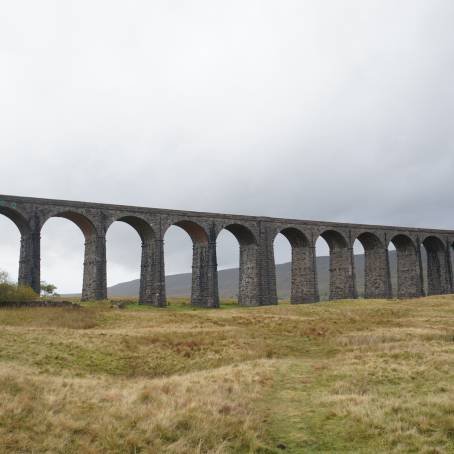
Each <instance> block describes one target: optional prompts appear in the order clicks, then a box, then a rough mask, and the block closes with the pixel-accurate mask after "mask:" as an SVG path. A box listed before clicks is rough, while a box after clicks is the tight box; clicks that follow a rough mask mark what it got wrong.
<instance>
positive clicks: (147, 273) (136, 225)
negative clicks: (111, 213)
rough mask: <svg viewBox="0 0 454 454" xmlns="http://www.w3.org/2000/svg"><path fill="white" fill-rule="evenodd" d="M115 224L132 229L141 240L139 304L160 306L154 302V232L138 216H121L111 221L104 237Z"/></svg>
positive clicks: (149, 225) (155, 289)
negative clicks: (125, 225) (119, 223)
mask: <svg viewBox="0 0 454 454" xmlns="http://www.w3.org/2000/svg"><path fill="white" fill-rule="evenodd" d="M116 222H121V223H122V224H127V225H129V226H130V227H132V229H133V230H135V232H136V233H137V234H138V236H139V238H140V240H141V254H140V273H139V274H140V278H139V304H155V305H158V306H160V305H162V304H159V302H157V301H156V297H157V296H158V295H159V293H160V292H159V288H160V287H159V286H157V285H156V282H157V279H159V277H160V273H159V269H156V266H154V265H155V264H156V263H159V262H157V260H156V257H155V254H156V253H157V248H156V245H155V241H154V240H155V232H154V230H153V228H152V226H151V224H150V223H148V222H147V221H145V220H144V219H142V218H140V217H138V216H121V217H119V218H116V219H114V220H113V221H112V223H111V224H110V225H109V227H108V229H107V231H106V237H107V235H108V233H109V229H110V228H111V227H112V225H113V224H115V223H116Z"/></svg>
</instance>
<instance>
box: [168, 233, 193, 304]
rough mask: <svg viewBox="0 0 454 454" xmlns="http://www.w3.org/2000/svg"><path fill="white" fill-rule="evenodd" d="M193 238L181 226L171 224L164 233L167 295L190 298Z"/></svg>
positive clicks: (169, 298)
mask: <svg viewBox="0 0 454 454" xmlns="http://www.w3.org/2000/svg"><path fill="white" fill-rule="evenodd" d="M192 250H193V240H192V238H191V236H190V235H189V233H187V231H186V230H185V229H183V228H181V227H180V226H177V225H171V226H170V227H169V228H168V229H167V230H166V232H165V234H164V258H165V260H164V263H165V282H166V297H167V300H168V303H169V302H171V300H172V299H175V298H183V299H185V300H189V298H190V295H191V275H192V255H193V254H192Z"/></svg>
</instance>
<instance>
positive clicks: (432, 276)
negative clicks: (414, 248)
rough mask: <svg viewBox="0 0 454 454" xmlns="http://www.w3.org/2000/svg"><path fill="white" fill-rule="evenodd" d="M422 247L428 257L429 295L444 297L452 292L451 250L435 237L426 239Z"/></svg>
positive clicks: (431, 236) (430, 236)
mask: <svg viewBox="0 0 454 454" xmlns="http://www.w3.org/2000/svg"><path fill="white" fill-rule="evenodd" d="M422 245H423V246H424V249H425V251H426V257H427V262H426V264H427V294H428V295H444V294H447V293H450V291H451V286H452V283H451V278H450V274H451V264H450V254H449V249H448V248H447V247H446V245H445V243H444V242H443V241H442V240H441V239H440V238H438V237H437V236H434V235H429V236H427V237H425V238H424V240H423V241H422Z"/></svg>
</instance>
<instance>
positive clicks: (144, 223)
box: [0, 195, 454, 307]
mask: <svg viewBox="0 0 454 454" xmlns="http://www.w3.org/2000/svg"><path fill="white" fill-rule="evenodd" d="M0 215H4V216H7V217H8V218H9V219H11V220H12V221H13V222H14V223H15V224H16V226H17V228H18V229H19V232H20V235H21V247H20V259H19V283H20V284H23V285H29V286H31V287H32V288H33V289H34V290H35V291H39V286H40V256H41V254H40V232H41V229H42V227H43V225H44V224H45V222H46V221H47V220H48V219H50V218H52V217H64V218H66V219H69V220H70V221H72V222H74V223H75V224H76V225H77V226H78V227H79V228H80V230H81V231H82V233H83V234H84V237H85V253H84V254H85V255H84V257H85V258H84V273H83V285H82V299H84V300H99V299H104V298H106V297H107V279H106V233H107V230H108V229H109V227H110V226H111V225H112V223H114V222H117V221H119V222H125V223H127V224H129V225H130V226H131V227H132V228H133V229H134V230H135V231H136V232H137V234H138V235H139V236H140V239H141V241H142V257H141V273H140V297H139V302H140V303H141V304H150V305H154V306H165V305H166V291H165V264H164V235H165V232H166V231H167V229H168V228H169V227H170V226H173V225H175V226H178V227H180V228H182V229H183V230H185V231H186V232H187V233H188V235H189V236H190V238H191V240H192V243H193V258H192V290H191V303H192V304H193V305H196V306H204V307H218V306H219V293H218V277H217V258H216V240H217V237H218V235H219V233H220V232H221V231H222V230H223V229H226V230H228V231H229V232H231V233H232V234H233V235H234V236H235V238H236V239H237V241H238V243H239V246H240V264H239V269H240V283H239V304H241V305H244V306H261V305H271V304H277V292H276V271H275V263H274V249H273V242H274V239H275V237H276V235H278V234H279V233H281V234H282V235H284V236H285V237H286V238H287V240H288V241H289V243H290V245H291V248H292V268H291V270H292V277H291V282H292V287H291V303H292V304H302V303H312V302H316V301H318V300H319V291H318V287H317V269H316V257H315V243H316V241H317V239H318V238H319V237H322V238H324V239H325V241H326V242H327V243H328V246H329V250H330V266H329V269H330V292H329V298H330V299H345V298H356V297H357V289H356V284H355V263H354V259H353V243H354V242H355V240H358V241H359V242H360V243H361V244H362V246H363V247H364V252H365V297H366V298H390V297H391V295H392V288H391V287H392V286H391V278H390V269H389V257H388V246H389V244H390V243H392V244H393V245H394V246H395V248H396V251H397V275H398V276H397V295H398V297H399V298H408V297H418V296H422V295H424V293H425V292H424V282H423V279H424V277H423V272H422V270H423V265H422V258H421V248H422V247H423V248H425V250H426V253H427V254H426V255H427V281H428V282H427V288H428V292H427V293H428V294H430V295H441V294H447V293H453V292H454V288H453V271H452V261H451V253H452V249H453V248H454V231H451V230H436V229H419V228H408V227H392V226H381V225H364V224H348V223H333V222H319V221H305V220H293V219H281V218H270V217H257V216H239V215H232V214H221V213H199V212H192V211H179V210H167V209H157V208H144V207H132V206H123V205H108V204H100V203H86V202H74V201H66V200H52V199H38V198H31V197H18V196H8V195H0Z"/></svg>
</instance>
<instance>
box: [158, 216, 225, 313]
mask: <svg viewBox="0 0 454 454" xmlns="http://www.w3.org/2000/svg"><path fill="white" fill-rule="evenodd" d="M172 227H176V228H178V229H180V230H184V231H185V232H186V234H187V236H189V238H190V240H191V243H192V258H191V263H192V266H191V268H190V272H189V273H187V274H186V273H185V274H186V276H180V279H181V280H183V282H185V278H186V277H189V278H190V282H191V290H190V294H191V304H192V305H193V306H202V307H217V306H218V305H219V298H218V296H217V275H216V269H215V263H214V262H215V253H216V251H215V246H214V244H210V243H209V238H208V233H207V232H206V230H205V229H204V228H203V227H202V226H201V225H199V224H197V223H196V222H193V221H189V220H181V221H178V222H175V223H174V224H173V225H172ZM172 227H170V228H169V229H168V230H170V229H171V228H172ZM166 235H167V232H166ZM180 238H181V237H180ZM180 241H181V240H180ZM213 253H214V254H213ZM174 279H178V278H174ZM183 282H182V284H183ZM168 283H169V288H172V286H171V284H172V280H171V279H170V278H169V279H168ZM183 289H184V290H183ZM182 290H183V291H185V293H186V295H187V294H188V293H187V287H186V285H183V286H182V287H180V289H179V291H180V295H175V296H182V295H181V291H182ZM169 295H171V294H170V293H169Z"/></svg>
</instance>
